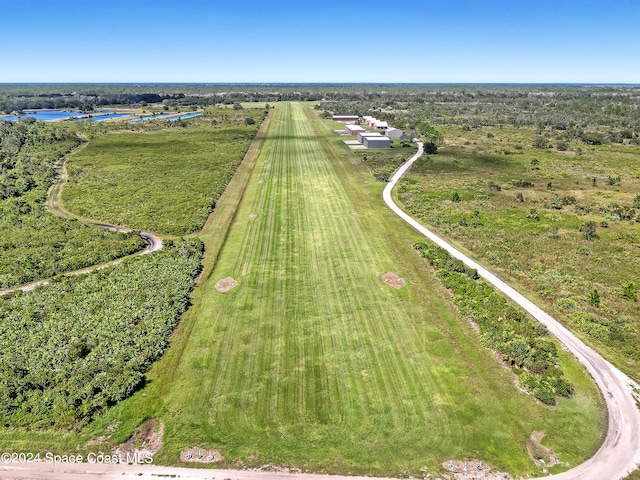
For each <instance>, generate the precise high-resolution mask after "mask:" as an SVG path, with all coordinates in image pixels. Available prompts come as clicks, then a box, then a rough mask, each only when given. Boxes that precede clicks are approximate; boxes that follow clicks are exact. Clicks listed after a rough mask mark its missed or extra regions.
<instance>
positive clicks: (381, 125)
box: [372, 120, 389, 130]
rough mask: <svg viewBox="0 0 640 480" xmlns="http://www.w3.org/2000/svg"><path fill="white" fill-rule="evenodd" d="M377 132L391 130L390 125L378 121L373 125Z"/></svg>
mask: <svg viewBox="0 0 640 480" xmlns="http://www.w3.org/2000/svg"><path fill="white" fill-rule="evenodd" d="M372 126H373V128H375V129H376V130H386V129H387V128H389V124H388V123H387V122H383V121H382V120H376V121H375V123H374V124H373V125H372Z"/></svg>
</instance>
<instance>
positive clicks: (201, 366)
mask: <svg viewBox="0 0 640 480" xmlns="http://www.w3.org/2000/svg"><path fill="white" fill-rule="evenodd" d="M312 122H313V121H312V120H310V119H309V117H308V116H307V115H306V113H305V111H304V107H303V106H302V105H300V104H289V103H285V104H281V105H279V106H278V109H277V110H276V112H275V116H274V118H273V119H272V124H271V129H270V131H269V134H268V136H267V138H266V139H265V142H264V144H263V147H262V150H261V154H260V157H259V159H258V163H257V165H256V167H255V170H254V171H253V174H252V178H251V180H250V182H249V185H248V186H247V190H246V192H245V196H244V198H243V200H242V202H241V204H240V206H239V210H238V212H237V215H236V217H235V221H234V223H233V225H232V227H231V230H230V232H229V236H228V239H227V242H226V244H225V246H224V248H223V250H222V252H221V254H220V258H219V261H218V263H217V265H216V268H215V270H214V275H213V276H214V279H215V278H223V277H227V276H231V277H233V278H235V279H236V280H237V281H238V283H239V285H238V286H237V287H236V288H234V289H233V290H231V291H229V292H227V293H220V292H217V291H216V290H214V289H213V288H211V285H210V286H209V288H210V290H209V291H208V293H207V295H206V296H203V297H204V299H203V301H202V303H200V304H199V305H198V307H199V310H198V312H199V317H198V319H197V320H196V323H195V325H194V328H193V333H192V335H191V338H190V340H189V343H188V344H187V345H186V347H185V350H184V354H183V356H182V363H181V365H180V366H179V367H178V369H177V371H176V374H175V377H174V378H173V386H172V389H171V392H170V393H169V395H168V397H167V399H166V409H167V412H168V413H167V415H166V416H165V418H164V420H165V422H166V425H167V427H166V432H167V434H166V438H165V441H166V443H165V447H164V449H163V453H161V455H160V456H159V457H158V458H159V459H162V458H166V459H168V460H167V461H171V458H172V457H171V455H175V453H176V452H177V451H179V450H180V449H182V448H186V447H188V446H192V445H194V444H198V445H201V446H202V447H203V448H216V449H219V450H220V451H221V452H222V453H223V455H224V456H225V457H226V458H227V460H226V462H227V464H230V465H234V464H236V463H235V462H236V461H242V462H243V464H244V465H255V466H259V465H263V464H266V463H276V464H280V465H291V464H294V465H298V466H300V467H304V468H308V469H311V470H316V471H327V472H347V471H349V472H353V473H371V474H400V473H401V472H402V471H404V470H406V469H409V470H410V471H414V472H418V471H419V468H420V467H422V466H425V465H427V466H429V467H434V466H436V465H437V464H439V463H440V462H442V461H444V460H446V459H447V458H450V457H454V458H465V457H466V458H482V459H483V460H486V461H490V462H492V463H494V464H496V465H497V466H499V467H500V468H502V469H505V470H510V471H515V472H518V473H528V472H533V471H535V469H534V467H533V464H532V463H531V462H530V460H529V459H528V458H527V456H526V452H525V449H524V445H525V440H526V438H527V437H528V436H529V435H530V434H531V432H532V431H533V430H534V429H540V430H550V429H552V428H553V427H554V425H555V423H554V422H567V421H569V422H572V421H573V420H567V419H572V418H573V417H575V416H576V411H578V409H579V408H581V409H585V407H584V405H585V403H586V405H587V407H586V410H585V411H586V412H587V413H588V414H589V415H593V411H596V412H597V408H595V407H594V405H593V403H592V402H593V400H592V398H591V397H588V396H587V402H585V401H584V398H585V395H582V396H581V397H580V398H581V399H582V402H583V403H582V404H580V405H578V401H577V400H574V401H566V402H563V403H562V404H561V405H560V406H559V407H558V408H557V409H555V410H553V411H550V410H548V409H544V407H541V406H539V405H537V404H535V402H534V401H533V400H532V399H531V398H530V397H526V396H523V395H521V394H520V393H519V392H518V391H517V389H516V388H515V386H514V383H513V379H512V378H511V376H510V374H509V373H508V372H507V371H506V370H504V369H502V368H501V367H500V366H499V364H498V363H497V362H496V361H495V359H494V358H493V357H492V355H491V354H490V353H489V352H487V351H485V350H483V349H482V348H481V347H480V345H479V341H478V338H477V336H476V335H475V333H474V332H473V330H472V329H471V328H470V327H469V326H468V325H467V324H466V323H465V322H464V321H461V319H459V318H458V317H457V315H456V314H455V312H454V310H453V307H452V305H451V303H450V301H449V300H448V298H447V297H446V295H445V294H444V293H443V291H442V289H441V287H439V286H438V283H437V282H436V281H434V280H433V279H432V278H431V277H430V276H429V274H428V273H427V271H426V269H425V268H423V267H422V266H421V264H419V262H420V260H419V259H418V257H417V256H416V255H414V254H413V253H411V252H408V248H407V251H405V253H404V254H402V255H403V256H399V255H400V254H398V253H392V251H393V250H394V248H395V247H393V248H392V246H391V244H390V240H389V239H388V238H387V237H388V236H390V232H386V233H385V232H384V231H383V232H380V231H379V230H380V229H381V228H382V229H384V228H387V229H389V228H392V227H394V228H395V226H397V225H399V222H398V223H389V224H387V223H385V222H384V221H382V220H381V214H379V213H378V209H377V208H370V209H362V210H366V211H362V212H361V214H360V215H353V212H354V210H355V206H354V205H355V204H354V200H352V199H353V198H355V197H354V192H355V190H354V192H352V191H351V189H359V188H362V187H360V186H358V185H356V184H355V183H351V181H350V180H349V179H348V178H341V176H340V175H339V174H338V171H339V170H338V169H337V168H336V164H335V163H334V160H333V159H332V157H330V156H329V155H328V153H327V150H325V147H324V145H325V143H324V142H325V141H324V140H322V139H321V138H319V137H318V135H317V134H316V130H315V127H314V124H313V123H312ZM366 195H367V193H364V190H363V191H362V192H359V193H358V196H359V197H362V196H366ZM371 199H372V200H371V201H375V202H379V203H380V204H381V202H380V200H379V198H377V197H374V196H371ZM360 205H361V204H360ZM380 208H381V207H380ZM401 228H404V227H401ZM394 234H395V232H394ZM411 244H412V240H411V239H410V237H409V236H408V238H407V245H411ZM387 271H395V272H396V273H398V274H399V275H400V276H403V277H405V278H407V281H408V285H407V286H406V287H404V288H403V289H401V290H394V289H392V288H390V287H389V286H387V285H385V284H384V283H383V282H382V281H381V280H380V275H382V274H383V273H385V272H387ZM430 289H435V290H434V292H435V293H432V292H431V291H430ZM586 383H587V384H588V382H586ZM589 394H590V395H591V394H593V392H590V393H589ZM594 398H597V394H595V395H594ZM544 417H548V418H544ZM589 420H590V418H587V419H585V420H584V421H582V423H581V421H577V420H576V421H573V423H572V425H573V426H575V425H577V427H576V428H577V431H579V432H580V435H582V437H583V438H585V437H586V438H590V436H594V437H595V435H596V434H595V433H594V432H595V430H596V428H595V427H593V426H590V425H588V424H589ZM562 447H563V448H566V449H567V450H569V449H572V452H577V453H573V455H574V456H573V457H572V458H583V457H584V455H587V454H588V453H590V452H589V451H585V449H584V448H583V447H576V445H575V442H574V443H571V442H569V443H565V444H562ZM580 448H582V450H580ZM162 455H164V457H163V456H162Z"/></svg>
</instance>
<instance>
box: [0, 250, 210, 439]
mask: <svg viewBox="0 0 640 480" xmlns="http://www.w3.org/2000/svg"><path fill="white" fill-rule="evenodd" d="M201 253H202V242H199V241H197V240H190V241H184V242H181V243H177V244H173V243H171V242H167V243H166V244H165V248H164V249H163V250H162V251H160V252H155V253H153V254H149V255H144V256H140V257H135V258H132V259H129V260H128V261H126V262H123V263H122V264H120V265H116V266H113V267H110V268H108V269H104V270H100V271H98V272H95V273H93V274H90V275H80V276H70V277H64V278H62V279H60V280H58V281H55V282H52V283H50V284H49V285H46V286H43V287H39V288H38V289H37V290H35V291H33V292H29V293H17V294H11V295H8V296H5V297H0V318H2V324H1V325H0V351H1V352H2V355H0V425H3V426H5V427H21V428H23V429H26V430H38V429H49V428H55V429H57V430H60V429H62V430H63V431H64V430H65V429H69V428H78V427H79V426H82V425H84V424H86V423H87V422H88V421H89V420H91V419H92V418H93V417H94V416H95V415H96V414H97V413H100V412H101V411H103V410H104V409H106V408H107V407H109V406H112V405H114V404H116V403H117V402H119V401H121V400H123V399H124V398H127V397H128V396H130V395H131V394H132V393H133V392H134V391H135V390H136V389H138V388H139V387H140V386H141V385H142V384H143V382H144V373H145V371H146V370H147V368H148V367H149V365H150V364H151V363H152V362H153V361H154V360H156V359H157V358H159V357H160V355H162V352H163V351H164V350H165V348H166V347H167V346H168V339H169V335H170V334H171V332H172V330H173V328H174V327H175V325H176V323H177V322H178V319H179V318H180V316H181V315H182V313H183V312H184V311H185V309H186V308H187V306H188V304H189V292H190V290H191V288H192V286H193V282H194V278H195V277H196V275H197V274H198V272H199V270H200V256H201Z"/></svg>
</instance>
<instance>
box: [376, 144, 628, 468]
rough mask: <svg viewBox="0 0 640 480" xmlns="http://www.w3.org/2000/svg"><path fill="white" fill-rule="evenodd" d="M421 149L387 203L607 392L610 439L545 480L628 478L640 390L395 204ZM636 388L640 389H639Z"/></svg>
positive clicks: (389, 187)
mask: <svg viewBox="0 0 640 480" xmlns="http://www.w3.org/2000/svg"><path fill="white" fill-rule="evenodd" d="M422 147H423V146H422V144H421V143H419V142H418V152H417V153H416V154H415V155H414V156H413V157H411V159H409V161H407V162H406V163H405V164H403V165H402V166H401V167H400V168H399V169H398V171H397V172H396V173H395V175H394V176H393V178H392V179H391V181H390V182H389V184H388V185H387V186H386V188H385V189H384V192H383V199H384V202H385V203H386V204H387V206H388V207H389V208H391V210H393V211H394V212H395V213H396V214H397V215H398V216H400V218H402V219H403V220H405V221H406V222H407V223H409V225H411V226H412V227H413V228H415V229H416V230H417V231H418V232H420V233H421V234H423V235H424V236H425V237H427V238H428V239H429V240H431V241H432V242H434V243H436V244H437V245H438V246H440V247H442V248H444V249H445V250H447V251H448V252H449V254H450V255H452V256H453V257H455V258H457V259H459V260H462V261H463V262H464V263H465V265H467V266H468V267H470V268H475V269H476V270H478V273H479V274H480V276H481V277H482V278H484V279H485V280H487V281H488V282H490V283H491V284H492V285H494V286H495V287H496V288H497V289H498V290H500V291H502V292H503V293H504V294H505V295H507V296H508V297H509V298H511V300H513V301H514V302H515V303H517V304H518V305H520V306H521V307H522V308H523V309H524V310H526V311H527V312H528V313H529V314H530V315H531V316H533V317H534V318H536V319H537V320H538V321H539V322H541V323H542V324H544V325H546V327H547V328H548V329H549V331H550V332H551V333H552V334H554V335H555V336H556V337H557V338H558V339H559V340H560V342H561V343H562V344H563V345H564V346H565V347H566V348H567V349H568V350H569V351H570V352H571V353H573V354H574V355H575V356H576V358H577V359H578V360H579V361H580V362H581V363H582V364H583V365H584V366H585V367H586V368H587V370H588V372H589V373H590V374H591V376H592V377H593V378H594V380H595V382H596V384H597V385H598V387H599V388H600V390H601V391H602V394H603V396H604V399H605V402H606V405H607V409H608V411H609V428H608V432H607V438H606V439H605V441H604V443H603V444H602V446H601V447H600V449H599V450H598V452H597V453H596V454H595V455H594V456H593V457H592V458H590V459H589V460H587V461H586V462H584V463H583V464H581V465H579V466H577V467H575V468H572V469H571V470H568V471H566V472H564V473H561V474H557V475H553V476H550V477H544V478H553V479H557V480H578V479H593V480H616V479H619V478H624V477H625V476H626V474H627V473H628V472H630V471H632V470H633V469H634V467H635V466H637V465H638V464H640V411H639V410H638V407H637V405H636V400H635V398H634V393H633V388H636V389H638V385H637V384H635V383H634V382H633V381H632V380H631V379H629V378H628V377H627V376H626V375H625V374H623V373H622V372H621V371H620V370H618V369H617V368H615V367H614V366H613V365H611V364H610V363H609V362H607V361H606V360H605V359H604V358H602V356H600V355H599V354H598V353H597V352H595V351H594V350H593V349H591V348H589V347H588V346H587V345H585V344H584V343H583V342H582V341H581V340H579V339H578V338H577V337H576V336H575V335H573V334H572V333H571V332H570V331H569V330H567V329H566V328H565V327H563V326H562V325H561V324H560V323H559V322H558V321H557V320H555V319H554V318H553V317H551V316H550V315H549V314H547V313H546V312H544V311H543V310H542V309H541V308H539V307H538V306H536V305H535V304H534V303H533V302H531V301H530V300H529V299H527V298H526V297H525V296H524V295H522V294H520V293H518V292H517V291H516V290H515V289H513V288H512V287H510V286H509V285H507V284H506V283H505V282H503V281H502V280H500V279H499V278H498V277H497V276H496V275H494V274H493V273H491V272H489V271H488V270H487V269H486V268H484V267H482V266H481V265H479V264H478V263H477V262H475V261H473V260H472V259H470V258H469V257H467V256H466V255H465V254H463V253H462V252H460V251H459V250H457V249H456V248H455V247H453V246H451V245H449V244H448V243H447V242H445V241H444V240H443V239H441V238H440V237H438V236H437V235H436V234H434V233H433V232H431V231H430V230H428V229H427V228H425V227H424V226H422V225H421V224H420V223H418V222H417V221H416V220H414V219H413V218H412V217H411V216H409V215H407V214H406V213H405V212H404V211H403V210H402V209H401V208H400V207H398V205H396V203H395V202H394V201H393V198H392V197H391V191H392V190H393V187H394V186H395V185H396V183H397V182H398V180H400V178H401V177H402V175H404V174H405V172H406V171H407V170H408V169H409V167H411V165H412V164H413V162H415V161H416V160H417V159H418V158H419V157H420V156H421V155H422V153H423V148H422ZM637 392H640V391H639V390H637Z"/></svg>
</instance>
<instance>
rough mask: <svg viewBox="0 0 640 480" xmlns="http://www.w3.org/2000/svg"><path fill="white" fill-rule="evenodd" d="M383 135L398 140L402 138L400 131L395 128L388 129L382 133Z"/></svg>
mask: <svg viewBox="0 0 640 480" xmlns="http://www.w3.org/2000/svg"><path fill="white" fill-rule="evenodd" d="M384 134H385V135H386V136H387V137H389V138H400V137H401V136H402V130H399V129H397V128H393V127H389V128H387V130H386V131H385V132H384Z"/></svg>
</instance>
